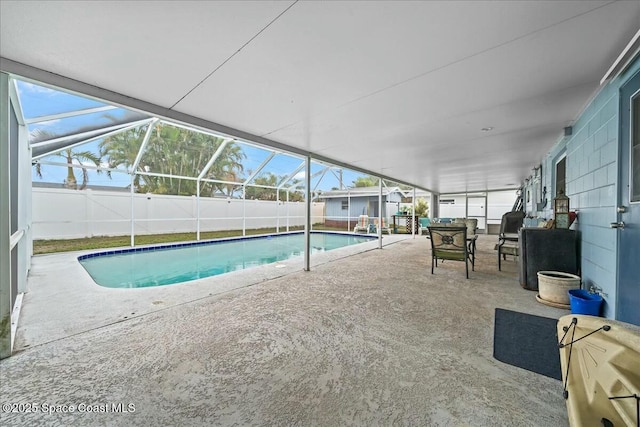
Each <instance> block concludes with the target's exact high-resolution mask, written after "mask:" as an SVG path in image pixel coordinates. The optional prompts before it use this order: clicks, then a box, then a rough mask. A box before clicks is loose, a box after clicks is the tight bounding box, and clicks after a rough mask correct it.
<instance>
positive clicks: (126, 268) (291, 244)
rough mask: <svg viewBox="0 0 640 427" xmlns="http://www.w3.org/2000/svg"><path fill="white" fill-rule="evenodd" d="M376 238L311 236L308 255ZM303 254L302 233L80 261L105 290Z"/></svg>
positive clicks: (200, 275) (135, 251) (142, 250)
mask: <svg viewBox="0 0 640 427" xmlns="http://www.w3.org/2000/svg"><path fill="white" fill-rule="evenodd" d="M374 239H375V238H374V237H369V236H356V235H351V234H337V233H311V253H312V254H313V253H317V252H324V251H329V250H332V249H337V248H341V247H344V246H349V245H354V244H358V243H363V242H367V241H371V240H374ZM302 254H304V233H302V232H298V233H288V234H279V235H273V236H253V237H243V238H239V239H226V240H217V241H207V242H193V243H182V244H174V245H163V246H154V247H146V248H132V249H123V250H118V251H106V252H99V253H95V254H89V255H82V256H80V257H78V261H79V262H80V264H82V266H83V267H84V268H85V269H86V270H87V272H88V273H89V275H90V276H91V277H92V278H93V280H94V281H95V282H96V283H97V284H98V285H101V286H105V287H108V288H146V287H151V286H163V285H171V284H175V283H181V282H186V281H189V280H196V279H202V278H204V277H209V276H215V275H218V274H224V273H229V272H231V271H235V270H242V269H246V268H250V267H255V266H258V265H262V264H270V263H274V262H278V261H283V260H286V259H289V258H293V257H296V256H300V255H302Z"/></svg>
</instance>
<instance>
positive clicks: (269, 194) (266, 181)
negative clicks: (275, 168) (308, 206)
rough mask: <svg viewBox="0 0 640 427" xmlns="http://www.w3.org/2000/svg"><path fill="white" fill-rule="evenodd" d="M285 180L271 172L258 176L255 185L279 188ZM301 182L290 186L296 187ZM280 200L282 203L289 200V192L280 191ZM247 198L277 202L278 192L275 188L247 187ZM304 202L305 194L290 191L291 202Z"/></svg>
mask: <svg viewBox="0 0 640 427" xmlns="http://www.w3.org/2000/svg"><path fill="white" fill-rule="evenodd" d="M283 179H285V176H279V175H275V174H273V173H271V172H267V173H266V174H264V175H262V176H258V177H256V178H255V179H254V180H253V183H254V184H258V185H265V186H268V187H277V185H278V184H279V183H281V182H282V180H283ZM299 182H300V181H299V180H293V181H291V182H290V183H288V184H290V185H293V186H295V185H296V184H298V183H299ZM279 193H280V195H279V199H280V200H282V201H286V200H287V190H286V189H280V190H279ZM245 196H246V198H247V199H257V200H276V190H275V189H274V188H264V187H254V186H247V188H246V190H245ZM303 200H304V194H303V193H302V192H300V191H290V192H289V201H291V202H300V201H303Z"/></svg>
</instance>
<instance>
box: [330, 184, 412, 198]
mask: <svg viewBox="0 0 640 427" xmlns="http://www.w3.org/2000/svg"><path fill="white" fill-rule="evenodd" d="M390 193H398V194H400V195H403V193H402V191H401V190H400V188H399V187H390V188H387V187H382V196H383V197H385V196H388V195H389V194H390ZM378 194H380V189H379V188H378V187H354V188H348V189H346V190H331V191H323V192H322V194H320V195H319V196H318V198H319V199H332V198H344V197H373V196H377V195H378Z"/></svg>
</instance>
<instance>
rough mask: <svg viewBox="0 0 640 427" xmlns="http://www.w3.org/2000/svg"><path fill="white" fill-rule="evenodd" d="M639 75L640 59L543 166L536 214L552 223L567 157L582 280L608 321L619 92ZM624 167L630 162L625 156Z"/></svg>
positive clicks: (613, 274) (612, 304)
mask: <svg viewBox="0 0 640 427" xmlns="http://www.w3.org/2000/svg"><path fill="white" fill-rule="evenodd" d="M639 70H640V59H638V58H636V61H635V62H634V64H632V65H631V66H630V67H629V68H628V69H627V71H626V72H625V73H624V74H622V75H620V76H618V77H617V78H615V79H614V80H612V81H610V82H608V83H606V84H605V85H603V86H602V87H601V89H600V91H599V92H598V93H597V94H596V96H595V97H594V98H593V99H592V100H591V102H590V103H589V105H587V107H586V108H585V109H584V111H583V112H582V113H581V114H580V116H579V117H578V119H577V120H576V121H575V123H574V124H573V133H572V135H571V136H569V137H563V138H561V139H560V140H559V141H558V142H557V143H556V145H555V146H554V147H553V148H552V149H551V150H550V151H549V153H548V154H547V156H546V157H545V159H544V161H543V162H542V168H543V170H542V185H543V186H546V187H547V191H548V194H547V198H548V199H549V201H548V203H547V205H546V207H545V208H544V210H543V211H541V212H539V213H538V214H539V215H540V216H542V217H545V218H552V217H553V213H552V211H551V209H552V207H553V206H552V204H553V202H552V200H553V197H554V196H555V165H556V163H557V161H558V160H559V159H560V158H561V156H563V155H566V159H567V160H566V162H567V163H566V172H567V184H566V185H567V195H568V196H569V197H570V199H571V200H570V205H571V209H572V210H577V211H578V221H577V222H576V223H575V224H574V225H573V226H572V227H571V228H574V229H576V230H578V233H579V241H580V259H581V269H582V273H581V275H582V280H583V283H584V285H583V286H585V287H587V288H588V287H589V286H592V285H593V286H597V287H599V288H601V289H602V291H603V292H604V297H605V304H604V313H603V314H604V316H605V317H608V318H615V317H616V312H615V308H616V285H617V265H616V259H617V236H618V235H617V231H616V230H615V229H612V228H610V227H609V224H610V223H611V222H615V221H616V220H617V216H616V207H617V206H618V204H619V194H618V193H619V188H618V172H619V171H618V166H619V165H618V162H619V154H618V153H619V139H618V133H619V129H618V128H619V105H620V99H619V98H620V97H619V91H620V87H621V86H622V85H623V84H624V83H625V82H626V81H627V80H628V79H629V78H630V77H631V76H632V75H633V74H635V73H636V72H638V71H639ZM625 154H626V155H625V157H623V159H622V161H628V160H629V159H628V153H625Z"/></svg>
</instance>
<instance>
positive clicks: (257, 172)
mask: <svg viewBox="0 0 640 427" xmlns="http://www.w3.org/2000/svg"><path fill="white" fill-rule="evenodd" d="M275 155H276V153H275V152H272V153H271V154H269V155H268V156H267V158H266V159H264V160H263V161H262V163H260V166H258V168H257V169H256V170H255V171H254V172H253V173H252V174H251V175H249V177H248V178H247V179H246V180H245V181H244V183H243V185H247V184H248V183H249V182H251V181H252V180H253V179H254V178H255V177H256V175H258V174H259V173H260V171H261V170H262V169H264V167H265V166H267V163H269V162H270V161H271V159H273V156H275Z"/></svg>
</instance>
